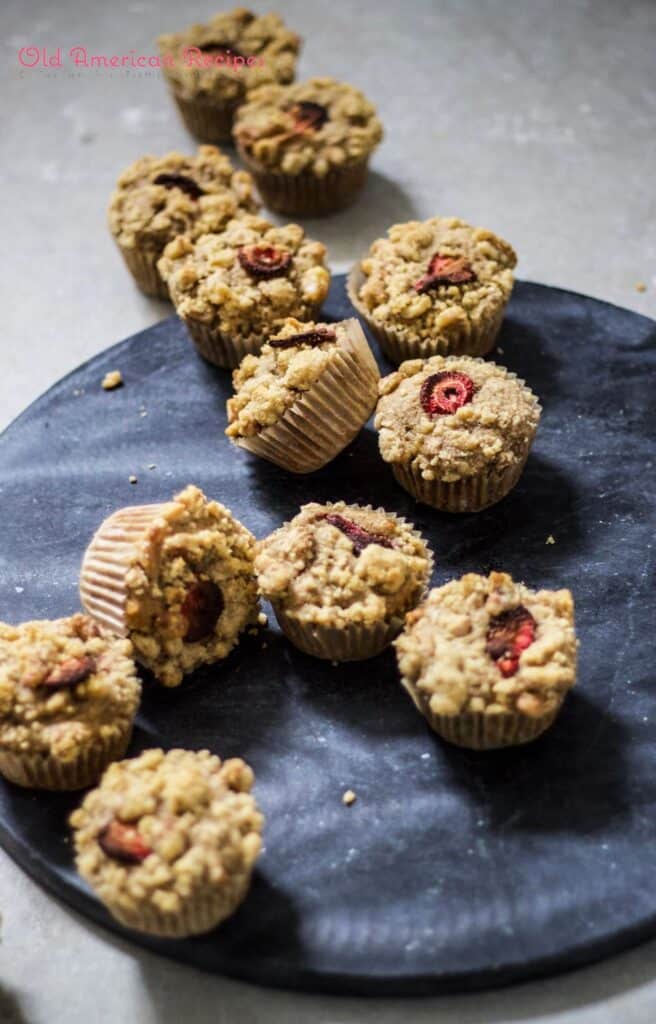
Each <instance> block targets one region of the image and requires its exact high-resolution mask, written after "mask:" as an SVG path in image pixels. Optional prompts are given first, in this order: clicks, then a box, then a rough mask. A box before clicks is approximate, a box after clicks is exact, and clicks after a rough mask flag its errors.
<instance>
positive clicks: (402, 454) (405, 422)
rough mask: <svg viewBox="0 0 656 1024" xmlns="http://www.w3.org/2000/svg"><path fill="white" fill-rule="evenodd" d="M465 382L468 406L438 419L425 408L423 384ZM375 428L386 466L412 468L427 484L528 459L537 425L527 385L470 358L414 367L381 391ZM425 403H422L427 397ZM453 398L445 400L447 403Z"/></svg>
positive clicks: (417, 362) (416, 362)
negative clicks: (445, 379)
mask: <svg viewBox="0 0 656 1024" xmlns="http://www.w3.org/2000/svg"><path fill="white" fill-rule="evenodd" d="M442 373H445V374H447V373H448V375H450V376H455V374H460V375H462V376H464V377H466V378H467V379H468V381H469V382H470V384H472V385H473V391H470V387H469V385H468V386H467V389H466V390H467V394H466V401H465V400H463V404H462V405H457V403H456V402H455V401H454V402H453V406H455V409H454V411H453V412H449V409H448V408H446V407H444V408H442V409H439V410H437V412H438V413H439V414H437V415H436V414H435V413H434V411H432V410H431V407H430V405H428V404H427V403H426V401H424V402H422V390H423V389H424V387H425V383H426V382H427V381H430V379H431V378H432V377H433V376H435V375H439V374H442ZM379 390H380V399H379V401H378V406H377V408H376V418H375V425H376V428H377V430H378V432H379V444H380V451H381V455H382V456H383V458H384V459H385V461H386V462H391V463H399V462H400V463H405V464H408V463H409V462H414V463H415V464H416V465H417V466H418V467H419V468H420V470H421V472H422V476H423V477H424V478H425V479H427V480H442V481H445V482H451V481H455V480H460V479H462V478H463V477H468V476H474V475H476V474H478V473H480V472H482V471H483V470H486V469H490V467H491V466H494V467H495V468H496V469H497V470H498V471H499V472H501V471H503V470H505V469H507V468H508V467H510V466H512V465H513V464H515V463H516V462H517V461H518V460H520V459H523V458H524V457H525V455H526V449H527V445H530V443H531V441H532V439H533V436H534V434H535V431H536V430H537V426H538V422H539V419H540V405H539V403H538V400H537V398H536V397H535V395H534V394H533V392H532V391H531V390H530V388H528V387H527V385H526V384H524V382H523V381H522V380H520V379H519V378H518V377H516V376H515V374H514V373H510V372H509V371H508V370H506V369H505V367H503V366H497V365H496V364H495V363H489V362H484V361H483V360H482V359H472V358H471V357H469V356H433V357H432V358H430V359H409V360H407V361H406V362H405V363H401V365H400V367H399V369H398V370H397V371H396V372H395V373H391V374H390V375H389V376H387V377H384V378H383V379H382V380H381V382H380V385H379ZM424 397H425V395H424ZM447 397H448V396H447Z"/></svg>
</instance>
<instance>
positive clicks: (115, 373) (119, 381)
mask: <svg viewBox="0 0 656 1024" xmlns="http://www.w3.org/2000/svg"><path fill="white" fill-rule="evenodd" d="M122 385H123V377H122V376H121V371H120V370H110V371H109V373H106V374H105V376H104V377H103V379H102V386H103V388H104V389H105V391H113V390H114V388H120V387H122Z"/></svg>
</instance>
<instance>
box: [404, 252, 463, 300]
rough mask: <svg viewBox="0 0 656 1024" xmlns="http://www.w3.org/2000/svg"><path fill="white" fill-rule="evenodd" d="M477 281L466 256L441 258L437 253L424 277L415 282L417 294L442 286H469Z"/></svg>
mask: <svg viewBox="0 0 656 1024" xmlns="http://www.w3.org/2000/svg"><path fill="white" fill-rule="evenodd" d="M475 280H476V274H475V272H474V269H473V267H472V265H471V263H469V262H468V261H467V260H466V259H465V258H464V256H441V255H440V254H439V252H436V253H435V255H434V256H432V257H431V260H430V262H429V264H428V270H427V271H426V273H425V274H424V276H423V277H420V278H419V280H418V281H417V282H415V285H414V288H415V291H417V292H427V291H429V290H430V289H431V288H437V287H439V285H441V284H467V283H468V282H470V281H475Z"/></svg>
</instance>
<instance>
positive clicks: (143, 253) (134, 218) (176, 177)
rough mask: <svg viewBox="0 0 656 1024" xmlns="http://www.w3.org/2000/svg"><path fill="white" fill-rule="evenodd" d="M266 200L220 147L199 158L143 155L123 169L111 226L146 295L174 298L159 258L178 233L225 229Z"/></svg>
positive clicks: (112, 203) (110, 215)
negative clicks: (257, 193) (256, 191)
mask: <svg viewBox="0 0 656 1024" xmlns="http://www.w3.org/2000/svg"><path fill="white" fill-rule="evenodd" d="M259 207H260V204H259V202H258V200H257V197H256V194H255V190H254V188H253V179H252V178H251V176H250V174H248V172H247V171H236V170H235V169H234V167H233V166H232V164H231V163H230V160H229V159H228V157H227V156H225V155H224V154H223V153H222V152H221V151H220V150H219V149H216V147H215V146H199V148H198V152H197V153H196V155H195V156H183V154H182V153H167V154H166V155H165V156H142V157H141V158H140V159H139V160H137V161H136V162H135V163H133V164H131V165H130V167H128V168H126V170H124V171H123V173H122V174H121V176H120V177H119V179H118V182H117V185H116V189H115V191H114V192H113V193H112V197H111V200H110V204H109V210H108V219H109V229H110V231H111V233H112V235H113V237H114V240H115V242H116V244H117V245H118V248H119V250H120V252H121V255H122V256H123V259H124V260H125V263H126V265H127V267H128V269H129V271H130V272H131V274H132V276H133V277H134V279H135V281H136V283H137V285H138V286H139V288H140V289H141V291H142V292H145V294H146V295H155V296H157V297H158V298H161V299H168V297H169V293H168V288H167V287H166V285H165V284H164V282H163V281H162V279H161V277H160V275H159V273H158V270H157V261H158V259H159V258H160V256H161V255H162V252H163V251H164V246H165V245H166V244H167V242H170V241H172V239H174V238H175V237H176V236H177V235H182V234H184V235H189V236H190V237H192V238H195V237H197V236H198V235H202V234H206V233H207V232H208V231H220V230H221V229H222V228H224V227H225V225H226V224H227V223H228V221H229V220H232V218H234V217H238V216H240V215H241V214H242V213H244V212H246V213H257V211H258V209H259Z"/></svg>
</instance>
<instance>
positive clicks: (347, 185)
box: [234, 78, 383, 217]
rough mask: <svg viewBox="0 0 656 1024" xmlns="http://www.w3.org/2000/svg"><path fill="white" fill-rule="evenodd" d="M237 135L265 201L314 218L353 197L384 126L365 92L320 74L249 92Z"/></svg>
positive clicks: (237, 120) (271, 206)
mask: <svg viewBox="0 0 656 1024" xmlns="http://www.w3.org/2000/svg"><path fill="white" fill-rule="evenodd" d="M234 137H235V142H236V145H237V148H238V150H239V153H240V155H241V157H242V158H243V160H244V162H245V163H246V165H247V167H248V168H249V170H251V171H252V173H253V175H254V177H255V180H256V182H257V187H258V189H259V191H260V194H261V196H262V198H263V200H264V203H265V205H266V206H268V207H269V209H271V210H276V211H277V212H278V213H286V214H291V215H293V216H298V217H313V216H317V215H321V214H326V213H333V212H334V211H335V210H341V209H343V208H344V207H345V206H348V205H349V204H350V203H352V202H353V200H354V199H355V198H356V196H357V194H358V192H359V191H360V190H361V188H362V186H363V185H364V183H365V180H366V177H367V164H368V161H369V157H370V156H371V153H372V152H373V151H374V149H375V148H376V146H377V145H378V143H379V142H380V140H381V139H382V137H383V128H382V125H381V123H380V121H379V120H378V118H377V117H376V110H375V107H373V106H372V104H371V103H370V102H369V100H368V99H367V98H366V97H365V96H364V95H363V94H362V93H361V92H360V90H359V89H354V88H353V86H352V85H347V84H346V83H345V82H336V81H335V80H334V79H333V78H312V79H310V81H309V82H299V83H298V84H297V85H287V86H281V85H264V86H262V87H261V88H259V89H257V90H256V91H255V92H252V93H249V95H248V99H247V102H246V103H244V105H243V106H242V107H240V108H239V112H238V114H237V117H236V118H235V125H234Z"/></svg>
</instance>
